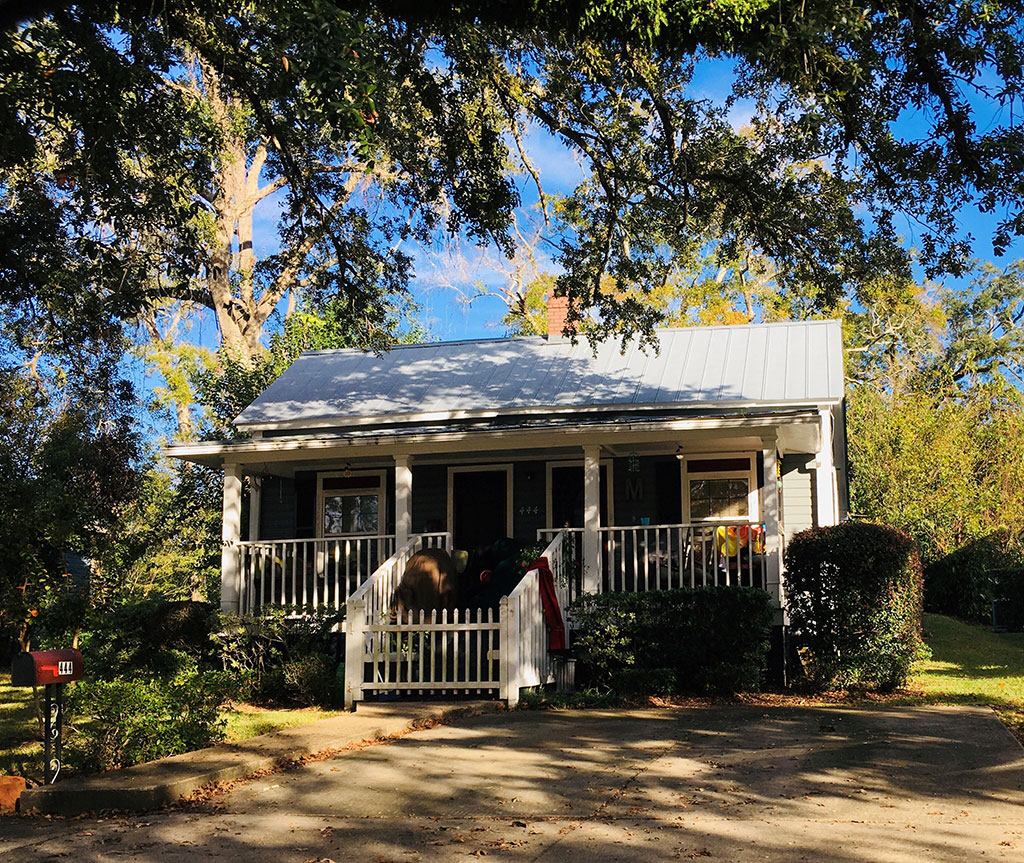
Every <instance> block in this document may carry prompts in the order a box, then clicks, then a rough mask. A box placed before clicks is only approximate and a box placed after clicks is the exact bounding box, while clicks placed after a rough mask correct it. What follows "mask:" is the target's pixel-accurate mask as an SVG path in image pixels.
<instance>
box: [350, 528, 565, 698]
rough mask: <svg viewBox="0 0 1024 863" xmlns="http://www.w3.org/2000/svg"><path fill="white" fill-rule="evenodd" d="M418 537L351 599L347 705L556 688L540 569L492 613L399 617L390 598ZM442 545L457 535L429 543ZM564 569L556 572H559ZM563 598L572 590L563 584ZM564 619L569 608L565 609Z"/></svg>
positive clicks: (557, 544)
mask: <svg viewBox="0 0 1024 863" xmlns="http://www.w3.org/2000/svg"><path fill="white" fill-rule="evenodd" d="M424 541H425V539H424V537H416V538H414V539H413V540H411V541H410V542H409V543H408V544H407V545H406V546H405V547H403V548H401V549H399V550H398V551H397V552H396V553H395V554H394V555H392V557H391V558H389V559H388V560H387V561H385V563H384V564H382V565H381V567H380V568H379V569H378V570H377V571H376V572H375V573H374V574H373V576H371V578H370V579H369V580H367V582H366V583H365V584H364V585H363V586H362V587H361V588H360V589H359V590H358V591H357V592H356V593H354V594H353V595H352V596H351V597H350V598H349V600H348V602H347V604H346V621H345V632H346V639H345V704H346V706H347V707H352V706H353V705H354V704H355V702H357V701H362V700H363V699H364V698H365V697H366V695H367V694H368V693H375V694H380V693H400V694H406V695H414V694H424V695H429V694H462V693H464V694H480V695H488V694H489V695H497V696H498V697H499V698H503V699H507V700H508V703H509V706H514V705H515V704H517V703H518V701H519V693H520V690H521V689H523V688H525V687H530V686H539V685H541V684H543V683H548V682H551V681H552V680H553V679H554V678H553V673H552V671H553V669H552V665H551V659H550V655H549V652H548V631H547V623H546V620H545V618H544V608H543V604H542V601H541V596H540V580H539V579H540V576H539V573H538V571H537V570H536V569H533V570H530V571H529V572H527V573H526V575H525V576H523V579H522V580H521V581H520V582H519V584H518V585H517V586H516V588H515V589H514V590H513V591H512V593H511V594H510V595H509V596H506V597H502V599H501V602H500V604H499V608H498V613H497V615H495V613H494V610H493V609H479V608H477V609H455V610H453V611H447V610H444V611H441V612H440V613H439V612H437V611H431V612H424V611H416V612H409V613H407V614H406V616H405V619H399V618H398V617H397V616H395V617H394V618H392V614H391V599H392V597H393V596H394V592H395V588H396V587H397V586H398V583H399V581H401V577H402V574H403V573H404V572H405V566H406V564H407V563H408V561H409V558H410V557H412V555H413V554H415V553H416V552H417V551H418V550H419V549H420V548H422V547H423V543H424ZM426 541H434V542H435V543H436V544H447V543H450V537H449V536H448V535H445V534H436V535H433V536H432V537H428V538H426ZM544 554H545V556H546V557H547V558H548V561H549V565H550V566H551V568H552V572H553V574H556V573H557V572H560V571H561V569H562V536H561V534H559V535H558V536H557V537H556V538H555V539H554V540H552V542H551V544H550V545H549V546H548V548H547V549H546V550H545V552H544ZM556 568H557V569H556ZM555 583H556V592H557V593H558V596H559V600H560V603H561V600H562V598H563V597H566V598H567V596H568V589H567V588H566V587H565V586H564V585H562V586H559V578H558V576H557V574H556V578H555ZM561 613H562V617H563V626H564V615H565V608H564V605H562V608H561Z"/></svg>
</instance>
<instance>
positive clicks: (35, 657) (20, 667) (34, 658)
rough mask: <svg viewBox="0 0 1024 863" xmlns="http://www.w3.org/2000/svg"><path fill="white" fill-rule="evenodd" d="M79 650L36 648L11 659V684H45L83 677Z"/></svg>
mask: <svg viewBox="0 0 1024 863" xmlns="http://www.w3.org/2000/svg"><path fill="white" fill-rule="evenodd" d="M82 676H83V675H82V653H81V651H79V650H70V649H69V650H34V651H32V652H31V653H19V654H18V655H17V656H15V657H14V659H13V660H12V661H11V686H43V685H45V684H48V683H69V682H70V681H72V680H81V679H82Z"/></svg>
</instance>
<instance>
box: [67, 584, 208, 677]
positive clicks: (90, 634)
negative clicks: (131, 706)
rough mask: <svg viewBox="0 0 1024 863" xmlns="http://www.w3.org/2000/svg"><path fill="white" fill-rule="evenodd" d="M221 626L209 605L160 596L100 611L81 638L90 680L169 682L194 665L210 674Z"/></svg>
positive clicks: (93, 614) (95, 611) (93, 613)
mask: <svg viewBox="0 0 1024 863" xmlns="http://www.w3.org/2000/svg"><path fill="white" fill-rule="evenodd" d="M218 623H219V621H218V614H217V613H216V612H215V611H214V609H213V607H212V606H210V605H208V604H206V603H203V602H191V601H172V600H168V599H166V598H164V597H160V596H151V597H147V598H143V599H133V600H128V601H121V602H120V603H117V604H112V605H107V606H101V607H98V608H95V609H93V610H91V611H90V613H89V616H88V618H87V620H86V627H85V630H84V631H83V632H82V634H81V637H80V647H81V650H82V654H83V656H84V659H85V670H86V678H87V679H88V680H102V681H116V680H119V679H124V680H132V679H139V678H147V677H162V678H169V677H173V676H174V675H176V674H178V673H180V672H181V671H182V669H185V668H188V667H190V666H193V665H199V666H201V667H206V668H209V667H211V666H212V665H214V664H215V663H216V657H215V654H214V649H213V641H212V638H213V634H214V633H215V632H216V630H217V627H218Z"/></svg>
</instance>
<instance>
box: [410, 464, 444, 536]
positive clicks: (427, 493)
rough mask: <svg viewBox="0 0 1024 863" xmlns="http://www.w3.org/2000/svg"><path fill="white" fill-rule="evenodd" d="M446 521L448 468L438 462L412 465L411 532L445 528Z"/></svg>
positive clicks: (425, 531)
mask: <svg viewBox="0 0 1024 863" xmlns="http://www.w3.org/2000/svg"><path fill="white" fill-rule="evenodd" d="M447 522H448V468H447V467H446V466H445V465H440V464H430V465H413V468H412V530H413V533H427V532H428V531H434V530H447V529H448V524H447Z"/></svg>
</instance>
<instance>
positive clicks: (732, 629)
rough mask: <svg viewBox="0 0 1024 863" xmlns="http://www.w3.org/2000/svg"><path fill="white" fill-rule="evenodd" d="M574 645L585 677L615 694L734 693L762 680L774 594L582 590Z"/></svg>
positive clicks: (705, 590) (706, 590) (737, 590)
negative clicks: (597, 592) (585, 592)
mask: <svg viewBox="0 0 1024 863" xmlns="http://www.w3.org/2000/svg"><path fill="white" fill-rule="evenodd" d="M571 614H572V617H573V621H574V623H575V626H576V629H575V630H574V644H575V647H576V650H577V654H578V656H579V664H580V670H581V672H582V677H583V678H584V679H587V678H589V680H590V681H591V683H592V684H594V685H597V686H602V687H607V688H610V689H613V690H616V691H620V692H631V693H639V694H653V693H654V692H655V691H658V690H660V691H661V692H663V693H664V694H670V693H671V692H678V691H712V692H733V691H740V690H751V689H758V688H760V686H761V684H762V678H763V674H764V671H765V666H766V660H767V655H768V646H769V637H770V634H771V626H772V617H773V612H772V607H771V598H770V597H769V595H768V594H767V593H765V592H764V591H763V590H758V589H756V588H731V587H709V588H696V589H684V590H666V591H651V592H649V593H606V594H601V595H597V596H593V595H588V596H583V597H581V598H580V599H579V600H577V602H576V603H574V605H573V607H572V609H571Z"/></svg>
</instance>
